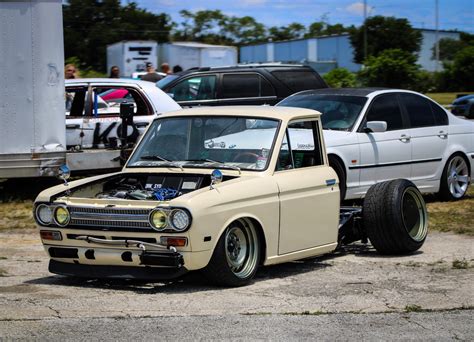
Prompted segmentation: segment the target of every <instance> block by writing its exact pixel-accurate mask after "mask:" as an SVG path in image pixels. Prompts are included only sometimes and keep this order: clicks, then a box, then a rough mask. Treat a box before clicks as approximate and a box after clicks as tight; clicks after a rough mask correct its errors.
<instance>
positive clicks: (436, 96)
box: [425, 93, 466, 106]
mask: <svg viewBox="0 0 474 342" xmlns="http://www.w3.org/2000/svg"><path fill="white" fill-rule="evenodd" d="M458 94H466V93H426V94H425V95H426V96H428V97H430V98H431V99H433V100H434V101H436V102H438V103H439V104H440V105H443V106H446V105H449V104H451V103H452V102H453V101H454V100H456V98H457V96H458Z"/></svg>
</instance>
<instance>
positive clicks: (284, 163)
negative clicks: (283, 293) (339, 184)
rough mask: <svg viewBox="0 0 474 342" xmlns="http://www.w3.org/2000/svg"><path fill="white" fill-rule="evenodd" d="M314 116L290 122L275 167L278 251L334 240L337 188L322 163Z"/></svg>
mask: <svg viewBox="0 0 474 342" xmlns="http://www.w3.org/2000/svg"><path fill="white" fill-rule="evenodd" d="M318 125H319V122H318V121H317V120H309V119H305V120H303V121H300V120H299V121H295V122H291V123H290V124H289V126H288V129H287V132H286V136H285V138H284V140H283V143H282V146H281V149H280V154H279V158H278V163H277V169H276V171H275V174H274V176H275V179H276V182H277V184H278V187H279V198H280V234H279V246H278V254H279V255H282V254H287V253H292V252H296V251H301V250H304V249H309V248H313V247H318V246H323V245H328V244H332V243H335V242H337V231H338V220H339V191H337V188H335V184H336V179H337V176H336V173H335V172H334V170H333V169H332V168H330V167H329V166H327V165H325V163H324V157H323V152H324V151H323V150H322V146H321V145H320V143H319V142H320V141H321V140H320V134H321V133H320V132H321V131H320V129H319V127H318Z"/></svg>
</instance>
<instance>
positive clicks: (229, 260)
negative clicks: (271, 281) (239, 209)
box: [203, 219, 260, 286]
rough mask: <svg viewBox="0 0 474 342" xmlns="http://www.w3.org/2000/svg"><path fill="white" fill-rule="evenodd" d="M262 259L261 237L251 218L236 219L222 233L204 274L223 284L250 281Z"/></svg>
mask: <svg viewBox="0 0 474 342" xmlns="http://www.w3.org/2000/svg"><path fill="white" fill-rule="evenodd" d="M259 263H260V238H259V234H258V231H257V229H256V228H255V226H254V224H253V223H252V222H251V221H250V220H245V219H241V220H237V221H235V222H233V223H232V224H230V225H229V227H227V228H226V230H225V231H224V233H223V234H222V236H221V237H220V239H219V241H218V243H217V245H216V248H215V249H214V253H213V254H212V258H211V261H210V262H209V264H208V265H207V266H206V268H205V269H204V271H203V272H204V274H205V276H206V277H207V278H208V279H209V280H211V281H212V282H213V283H215V284H218V285H223V286H242V285H247V284H248V283H250V281H251V280H252V278H253V277H254V275H255V273H256V272H257V268H258V265H259Z"/></svg>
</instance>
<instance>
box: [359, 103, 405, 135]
mask: <svg viewBox="0 0 474 342" xmlns="http://www.w3.org/2000/svg"><path fill="white" fill-rule="evenodd" d="M366 120H367V121H385V122H386V123H387V131H395V130H397V129H402V128H403V119H402V112H401V111H400V106H399V105H398V101H397V97H396V95H395V94H387V95H381V96H378V97H377V98H375V100H374V101H373V102H372V105H371V107H370V109H369V112H368V113H367V118H366Z"/></svg>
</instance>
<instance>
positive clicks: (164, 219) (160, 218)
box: [149, 209, 168, 231]
mask: <svg viewBox="0 0 474 342" xmlns="http://www.w3.org/2000/svg"><path fill="white" fill-rule="evenodd" d="M149 221H150V224H151V226H152V227H153V228H154V229H156V230H159V231H161V230H164V229H165V228H166V225H167V224H168V216H167V215H166V213H165V212H164V211H163V210H161V209H155V210H153V211H152V212H151V213H150V216H149Z"/></svg>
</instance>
